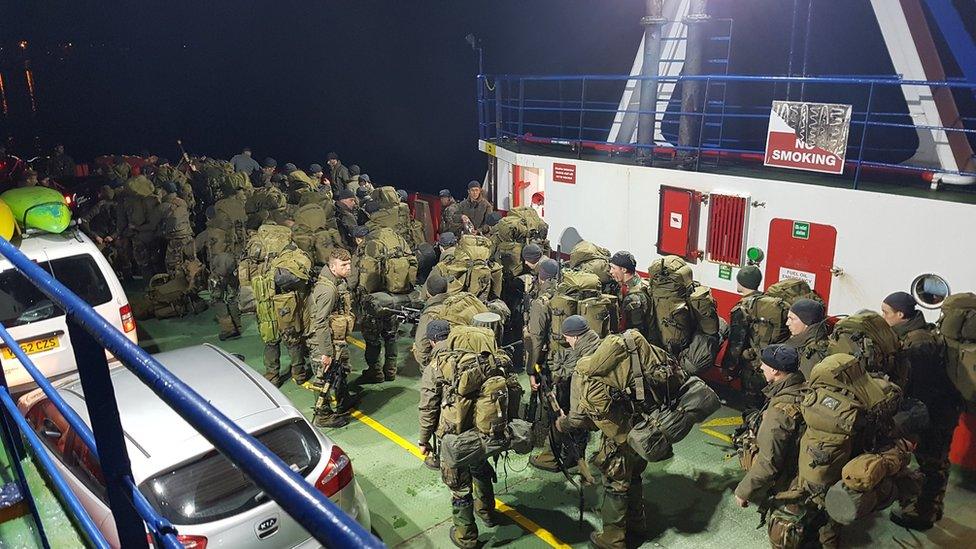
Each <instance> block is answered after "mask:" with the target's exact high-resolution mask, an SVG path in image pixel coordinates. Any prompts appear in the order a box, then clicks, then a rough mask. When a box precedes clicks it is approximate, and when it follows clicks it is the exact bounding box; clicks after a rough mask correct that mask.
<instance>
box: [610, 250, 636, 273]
mask: <svg viewBox="0 0 976 549" xmlns="http://www.w3.org/2000/svg"><path fill="white" fill-rule="evenodd" d="M610 264H611V265H616V266H618V267H620V268H621V269H626V270H627V272H630V273H632V272H634V271H635V270H637V260H636V259H634V254H632V253H630V252H627V251H620V252H617V253H615V254H613V257H611V258H610Z"/></svg>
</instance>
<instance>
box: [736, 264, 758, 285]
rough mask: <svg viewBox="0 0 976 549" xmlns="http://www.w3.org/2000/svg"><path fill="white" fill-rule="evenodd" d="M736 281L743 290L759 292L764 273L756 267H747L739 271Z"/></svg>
mask: <svg viewBox="0 0 976 549" xmlns="http://www.w3.org/2000/svg"><path fill="white" fill-rule="evenodd" d="M735 281H736V282H738V283H739V285H740V286H742V287H743V288H748V289H750V290H758V289H759V285H760V284H762V271H760V270H759V267H756V266H755V265H746V266H745V267H743V268H741V269H739V273H738V274H736V275H735Z"/></svg>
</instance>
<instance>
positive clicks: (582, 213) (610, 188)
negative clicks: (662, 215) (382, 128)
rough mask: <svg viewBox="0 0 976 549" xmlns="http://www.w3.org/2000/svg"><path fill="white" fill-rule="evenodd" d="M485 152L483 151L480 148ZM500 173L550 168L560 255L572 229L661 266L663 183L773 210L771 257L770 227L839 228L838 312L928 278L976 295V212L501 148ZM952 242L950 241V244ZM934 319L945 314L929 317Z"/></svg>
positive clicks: (762, 212)
mask: <svg viewBox="0 0 976 549" xmlns="http://www.w3.org/2000/svg"><path fill="white" fill-rule="evenodd" d="M480 146H481V149H482V150H484V143H483V142H482V143H481V144H480ZM497 155H498V158H499V166H501V165H502V164H518V165H520V166H526V167H533V168H540V169H542V170H544V174H545V177H547V178H548V179H547V181H546V220H547V221H548V223H549V225H550V231H549V234H550V240H551V241H552V243H553V247H555V246H556V245H557V243H558V241H559V237H560V235H561V234H562V233H563V231H564V230H566V229H571V230H575V231H576V232H578V233H579V235H580V236H581V237H582V238H585V239H587V240H591V241H594V242H596V243H598V244H600V245H601V246H605V247H607V248H610V249H611V251H616V250H621V249H626V250H629V251H631V252H632V253H633V254H634V255H635V257H636V258H637V261H638V267H639V269H641V270H646V269H647V266H648V265H649V264H650V262H651V261H652V260H653V259H655V258H657V257H658V255H657V253H656V251H655V243H656V240H657V217H658V197H659V190H660V186H661V185H671V186H677V187H683V188H688V189H695V190H698V191H701V192H703V193H712V192H718V193H731V194H748V195H751V197H752V200H753V201H758V202H765V203H766V206H765V207H759V208H755V207H754V208H751V209H750V212H749V227H748V236H747V247H749V246H756V247H759V248H761V249H762V250H764V251H768V249H769V246H768V232H769V222H770V221H771V220H772V219H774V218H785V219H797V220H803V221H810V222H814V223H822V224H826V225H832V226H834V227H835V228H836V229H837V247H836V252H835V258H834V265H835V266H836V267H840V268H842V269H843V270H844V274H843V275H841V276H839V277H835V278H834V281H833V284H832V287H831V295H830V310H829V311H828V312H829V313H831V314H848V313H851V312H854V311H856V310H858V309H862V308H871V309H875V310H877V309H879V308H880V303H881V300H882V299H883V298H884V297H885V296H886V295H887V294H889V293H891V292H893V291H898V290H904V291H909V285H910V284H911V282H912V281H913V280H914V279H915V277H917V276H918V275H920V274H923V273H927V272H932V273H936V274H939V275H941V276H943V277H944V278H945V279H946V280H947V281H948V283H949V286H950V288H951V290H952V291H953V292H962V291H973V290H976V288H974V287H976V256H974V254H973V252H974V251H976V244H974V243H973V241H972V238H973V237H974V236H976V205H970V204H958V203H953V202H946V201H941V200H933V199H926V198H913V197H905V196H895V195H889V194H882V193H875V192H869V191H855V190H851V189H835V188H830V187H823V186H818V185H809V184H801V183H789V182H786V181H774V180H767V179H753V178H746V177H736V176H730V175H720V174H706V173H697V172H686V171H679V170H668V169H662V168H647V167H639V166H628V165H620V164H610V163H601V162H589V161H572V160H566V159H560V158H553V157H546V156H534V155H527V154H517V153H514V152H511V151H508V150H506V149H502V148H501V147H499V148H498V149H497ZM553 162H559V163H572V164H575V165H576V181H577V182H576V184H575V185H570V184H566V183H557V182H553V181H552V170H551V168H552V163H553ZM707 219H708V206H702V211H701V216H700V227H699V246H698V247H699V249H704V246H705V235H706V234H707V230H706V229H707ZM946 235H954V236H949V237H948V238H947V236H946ZM695 269H696V273H695V274H696V279H698V280H699V281H701V282H702V283H703V284H706V285H708V286H711V287H713V288H716V289H719V290H723V291H727V292H735V282H734V277H733V281H728V280H721V279H719V278H718V267H717V266H716V264H714V263H709V262H704V261H703V262H700V263H699V264H698V265H697V266H695ZM927 316H928V318H930V319H931V320H935V319H936V318H937V317H938V312H937V311H934V312H928V313H927Z"/></svg>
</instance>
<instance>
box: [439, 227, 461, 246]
mask: <svg viewBox="0 0 976 549" xmlns="http://www.w3.org/2000/svg"><path fill="white" fill-rule="evenodd" d="M437 244H439V245H440V247H442V248H449V247H451V246H453V245H455V244H457V235H455V234H454V233H452V232H451V231H447V232H443V233H441V235H440V236H439V237H437Z"/></svg>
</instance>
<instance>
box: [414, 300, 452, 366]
mask: <svg viewBox="0 0 976 549" xmlns="http://www.w3.org/2000/svg"><path fill="white" fill-rule="evenodd" d="M448 297H450V296H449V294H447V293H441V294H437V295H435V296H431V297H429V298H428V299H427V301H426V303H424V310H423V311H421V313H420V318H419V319H418V320H417V337H416V338H415V339H414V344H413V357H414V359H416V361H417V364H420V366H421V367H424V366H426V365H427V362H428V361H429V360H430V355H431V352H432V351H433V346H432V345H431V343H430V340H429V339H427V335H426V334H427V325H428V324H430V321H431V320H433V316H432V315H431V310H432V309H433V308H434V307H437V306H438V305H440V304H442V303H444V300H445V299H447V298H448Z"/></svg>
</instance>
